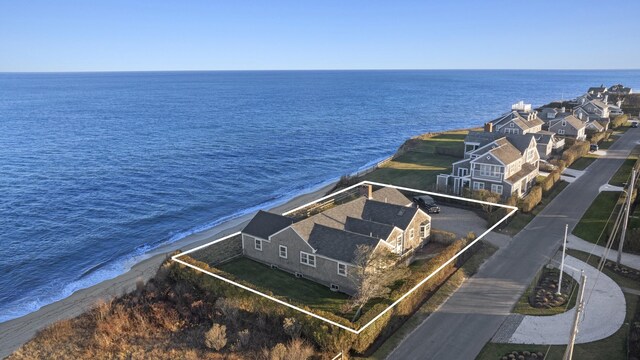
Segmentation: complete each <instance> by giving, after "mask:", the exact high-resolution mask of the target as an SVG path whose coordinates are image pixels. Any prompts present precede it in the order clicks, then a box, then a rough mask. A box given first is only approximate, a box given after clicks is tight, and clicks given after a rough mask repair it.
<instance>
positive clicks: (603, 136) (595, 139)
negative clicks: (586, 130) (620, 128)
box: [589, 130, 612, 144]
mask: <svg viewBox="0 0 640 360" xmlns="http://www.w3.org/2000/svg"><path fill="white" fill-rule="evenodd" d="M611 133H612V131H611V130H607V131H603V132H599V133H595V134H592V135H591V137H590V138H589V141H590V142H591V143H592V144H597V143H599V142H600V141H603V140H608V139H609V137H610V136H611Z"/></svg>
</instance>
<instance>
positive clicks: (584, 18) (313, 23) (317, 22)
mask: <svg viewBox="0 0 640 360" xmlns="http://www.w3.org/2000/svg"><path fill="white" fill-rule="evenodd" d="M639 30H640V1H638V0H622V1H601V0H599V1H592V0H580V1H574V0H553V1H548V0H542V1H539V0H526V1H522V0H510V1H508V0H505V1H488V0H487V1H485V0H476V1H463V0H460V1H456V0H444V1H442V0H441V1H428V0H422V1H374V0H368V1H365V0H362V1H360V0H338V1H333V0H320V1H315V0H290V1H279V0H264V1H257V0H256V1H243V0H206V1H205V0H203V1H187V0H184V1H162V0H147V1H144V0H140V1H138V0H127V1H120V0H82V1H81V0H78V1H71V0H46V1H36V0H33V1H30V0H16V1H11V0H0V71H118V70H235V69H242V70H244V69H469V68H471V69H484V68H493V69H495V68H498V69H514V68H516V69H548V68H552V69H638V68H640V32H639Z"/></svg>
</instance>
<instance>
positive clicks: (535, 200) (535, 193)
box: [518, 185, 542, 214]
mask: <svg viewBox="0 0 640 360" xmlns="http://www.w3.org/2000/svg"><path fill="white" fill-rule="evenodd" d="M540 201H542V187H540V185H536V186H534V187H532V188H531V190H530V191H529V194H528V195H527V196H525V197H524V198H523V199H522V200H520V204H518V207H519V208H520V210H521V211H522V212H523V213H525V214H526V213H530V212H531V211H533V209H534V208H535V207H536V206H537V205H538V204H539V203H540Z"/></svg>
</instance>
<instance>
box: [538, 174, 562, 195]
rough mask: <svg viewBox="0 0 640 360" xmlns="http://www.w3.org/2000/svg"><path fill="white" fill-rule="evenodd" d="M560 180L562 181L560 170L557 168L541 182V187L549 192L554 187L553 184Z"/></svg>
mask: <svg viewBox="0 0 640 360" xmlns="http://www.w3.org/2000/svg"><path fill="white" fill-rule="evenodd" d="M558 181H560V170H558V169H556V170H553V171H552V172H550V173H549V175H547V177H546V178H545V179H544V180H542V181H541V182H540V187H541V188H542V191H543V192H545V193H546V192H548V191H549V190H551V189H553V185H555V184H556V183H557V182H558Z"/></svg>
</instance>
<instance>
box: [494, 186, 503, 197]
mask: <svg viewBox="0 0 640 360" xmlns="http://www.w3.org/2000/svg"><path fill="white" fill-rule="evenodd" d="M498 189H500V191H498ZM503 191H504V188H503V187H502V185H496V184H491V192H492V193H496V194H500V195H502V192H503Z"/></svg>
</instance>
